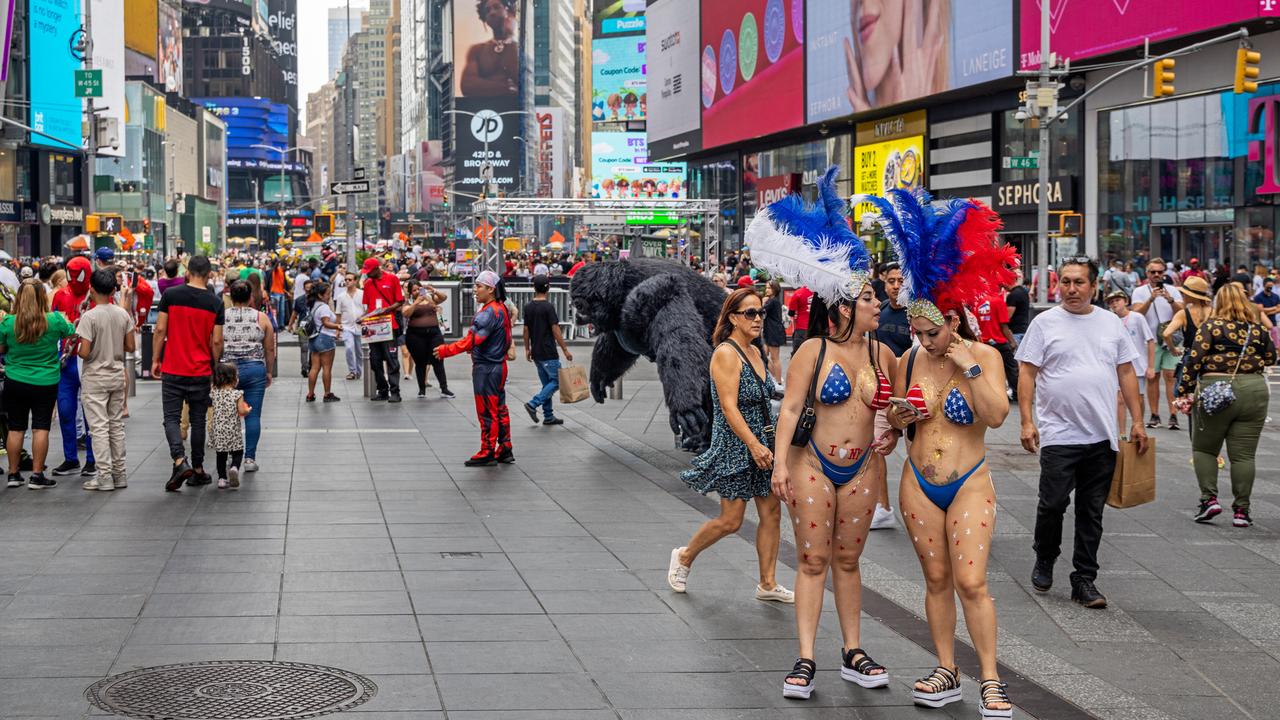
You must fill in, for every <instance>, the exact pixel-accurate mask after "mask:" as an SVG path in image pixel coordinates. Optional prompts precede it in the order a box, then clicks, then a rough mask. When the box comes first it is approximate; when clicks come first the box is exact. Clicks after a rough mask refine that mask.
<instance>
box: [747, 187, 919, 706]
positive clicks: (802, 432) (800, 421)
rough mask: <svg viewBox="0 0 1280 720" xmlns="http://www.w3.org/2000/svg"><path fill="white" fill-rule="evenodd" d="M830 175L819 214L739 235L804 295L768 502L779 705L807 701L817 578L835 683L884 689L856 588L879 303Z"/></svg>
mask: <svg viewBox="0 0 1280 720" xmlns="http://www.w3.org/2000/svg"><path fill="white" fill-rule="evenodd" d="M836 172H837V168H834V167H832V168H830V169H829V170H827V173H826V175H825V176H824V177H823V179H822V181H821V182H820V183H819V184H818V192H819V199H820V202H819V204H818V205H817V206H809V205H806V204H805V203H804V201H803V200H802V199H801V198H800V197H799V196H798V195H792V196H789V197H787V198H783V199H782V200H780V201H778V202H776V203H774V204H772V205H770V206H768V207H767V208H765V209H764V210H762V211H761V212H760V213H759V214H757V215H756V217H755V219H754V220H753V221H752V223H751V226H750V227H749V228H748V229H747V243H748V245H749V246H750V248H751V257H752V259H753V261H754V263H755V264H756V266H758V267H762V268H764V269H765V270H768V271H769V273H770V275H772V276H777V277H781V278H783V279H785V280H787V281H788V282H789V283H791V284H793V285H803V286H807V287H808V288H810V289H811V290H813V293H814V295H813V301H812V305H811V306H810V311H809V331H808V338H807V339H806V340H805V342H804V344H803V345H801V346H800V349H799V350H798V351H797V352H796V353H795V355H794V356H793V357H792V360H791V365H790V367H789V368H788V370H787V382H786V395H785V397H784V398H783V401H782V413H781V415H780V416H779V418H778V438H779V440H778V442H777V443H776V446H775V448H774V464H773V478H772V490H773V492H774V494H776V495H777V496H778V498H779V499H780V500H781V501H782V502H783V504H785V505H786V506H787V509H788V511H789V513H790V516H791V524H792V527H793V528H794V530H795V544H796V552H797V555H798V556H799V557H798V558H797V561H798V563H799V565H798V568H799V572H798V573H797V576H796V593H795V594H796V630H797V633H798V635H799V644H800V653H799V659H798V660H797V661H796V663H795V667H794V668H793V669H792V670H791V672H790V673H789V674H788V675H787V676H786V678H785V679H784V680H783V686H782V694H783V696H784V697H789V698H798V699H808V698H809V696H810V695H812V694H813V690H814V674H815V672H816V671H817V662H816V660H815V657H816V653H815V652H814V645H815V643H816V641H817V634H818V621H819V618H820V616H821V614H822V604H823V597H824V594H825V583H826V578H827V572H828V570H830V572H831V577H832V585H833V587H834V591H835V600H836V612H837V614H838V615H839V617H840V630H841V637H842V639H843V644H842V646H841V648H840V665H841V669H840V676H841V677H842V678H844V679H845V680H847V681H849V682H852V683H856V684H857V685H859V686H861V687H864V688H878V687H884V686H887V685H888V684H889V673H888V671H887V670H886V669H885V668H884V666H882V665H880V664H879V663H877V662H875V661H874V660H872V659H871V657H870V655H869V654H868V653H867V652H866V651H865V650H863V649H862V648H861V626H860V620H861V618H860V615H861V612H862V576H861V574H860V572H859V567H858V561H859V558H860V557H861V556H862V551H863V549H864V548H865V547H866V540H867V533H868V531H870V529H871V520H872V517H873V513H874V511H875V506H876V493H874V492H873V489H872V483H871V482H870V478H872V477H874V475H875V472H883V469H882V468H883V465H884V455H885V454H887V453H889V452H891V451H892V449H893V447H894V445H895V444H896V442H897V435H896V433H895V432H893V431H890V432H886V433H883V434H882V435H880V436H879V437H877V436H876V435H875V430H874V425H875V416H876V413H877V411H879V410H881V409H884V408H886V407H888V405H889V395H890V385H889V378H890V377H892V376H893V375H894V373H895V371H896V361H895V358H894V355H893V352H892V351H891V350H889V349H888V348H886V347H885V346H883V345H881V344H880V343H879V342H876V341H875V340H874V339H872V338H871V336H870V334H871V333H872V332H873V331H874V330H875V329H876V328H877V327H878V326H879V316H880V303H879V302H877V301H876V297H875V292H874V291H873V290H872V287H871V258H870V256H869V255H868V253H867V250H866V247H865V246H863V244H862V240H861V239H860V238H859V237H858V236H857V235H855V234H854V233H853V230H852V229H851V228H850V227H849V223H848V219H847V217H846V203H845V202H844V200H842V199H841V198H840V197H838V196H837V194H836V192H835V175H836Z"/></svg>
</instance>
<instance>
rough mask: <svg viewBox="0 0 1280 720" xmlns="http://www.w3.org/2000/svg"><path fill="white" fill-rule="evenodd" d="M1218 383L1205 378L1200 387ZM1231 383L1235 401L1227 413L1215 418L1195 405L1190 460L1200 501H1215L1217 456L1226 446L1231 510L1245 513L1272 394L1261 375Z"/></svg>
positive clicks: (1241, 376) (1237, 379) (1238, 376)
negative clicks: (1228, 461) (1231, 498)
mask: <svg viewBox="0 0 1280 720" xmlns="http://www.w3.org/2000/svg"><path fill="white" fill-rule="evenodd" d="M1221 379H1222V380H1225V379H1226V378H1221ZM1218 380H1219V378H1205V379H1202V380H1201V381H1200V384H1201V387H1203V386H1204V385H1207V384H1209V383H1212V382H1216V381H1218ZM1230 382H1231V385H1232V388H1233V389H1234V390H1235V393H1236V399H1235V402H1233V403H1231V405H1229V406H1228V407H1227V409H1225V410H1223V411H1222V412H1220V413H1218V414H1217V415H1206V414H1204V412H1202V411H1201V410H1200V407H1199V405H1197V406H1196V408H1195V410H1194V411H1192V414H1191V450H1192V459H1193V460H1194V462H1195V467H1196V480H1198V481H1199V483H1200V499H1201V500H1208V499H1209V498H1211V497H1217V495H1218V453H1219V452H1221V450H1222V445H1223V443H1224V442H1225V443H1226V446H1227V457H1228V458H1230V460H1231V494H1232V495H1234V496H1235V502H1233V503H1231V506H1232V507H1234V508H1240V509H1241V510H1248V509H1249V495H1250V494H1252V493H1253V476H1254V453H1255V452H1256V451H1257V449H1258V438H1259V437H1260V436H1261V435H1262V424H1263V423H1264V422H1266V419H1267V405H1268V403H1269V402H1270V400H1271V392H1270V390H1268V389H1267V381H1266V379H1265V378H1263V377H1262V376H1261V375H1237V376H1236V378H1235V379H1234V380H1231V381H1230Z"/></svg>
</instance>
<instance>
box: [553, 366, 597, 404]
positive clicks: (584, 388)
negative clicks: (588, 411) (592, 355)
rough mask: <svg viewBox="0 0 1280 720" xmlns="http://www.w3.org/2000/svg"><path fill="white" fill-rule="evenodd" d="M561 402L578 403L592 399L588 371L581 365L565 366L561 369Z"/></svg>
mask: <svg viewBox="0 0 1280 720" xmlns="http://www.w3.org/2000/svg"><path fill="white" fill-rule="evenodd" d="M559 377H560V402H562V403H576V402H579V401H581V400H586V399H587V398H589V397H591V386H590V385H589V384H588V383H587V369H586V368H585V367H583V366H581V365H565V366H564V367H562V368H560V376H559Z"/></svg>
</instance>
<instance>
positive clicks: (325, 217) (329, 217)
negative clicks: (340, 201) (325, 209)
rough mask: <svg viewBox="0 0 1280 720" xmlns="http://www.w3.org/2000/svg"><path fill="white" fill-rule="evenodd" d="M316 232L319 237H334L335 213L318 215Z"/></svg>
mask: <svg viewBox="0 0 1280 720" xmlns="http://www.w3.org/2000/svg"><path fill="white" fill-rule="evenodd" d="M315 231H316V233H317V234H319V235H332V234H333V213H316V222H315Z"/></svg>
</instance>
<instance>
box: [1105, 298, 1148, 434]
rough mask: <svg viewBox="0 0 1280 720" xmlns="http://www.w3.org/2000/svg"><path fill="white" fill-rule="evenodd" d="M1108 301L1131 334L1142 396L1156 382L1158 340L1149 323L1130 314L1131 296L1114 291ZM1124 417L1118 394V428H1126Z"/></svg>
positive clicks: (1139, 316) (1132, 313) (1123, 407)
mask: <svg viewBox="0 0 1280 720" xmlns="http://www.w3.org/2000/svg"><path fill="white" fill-rule="evenodd" d="M1106 300H1107V307H1109V308H1111V312H1113V313H1115V314H1116V317H1118V318H1120V322H1121V323H1122V324H1123V325H1124V329H1125V332H1127V333H1129V342H1130V343H1132V345H1133V351H1134V352H1136V353H1137V354H1138V356H1137V357H1135V358H1134V359H1133V374H1134V375H1136V376H1137V377H1138V394H1139V395H1141V394H1143V393H1145V392H1146V391H1147V381H1148V380H1154V379H1155V377H1156V370H1155V357H1156V339H1155V337H1154V336H1153V335H1152V334H1151V328H1150V327H1148V326H1147V321H1146V320H1145V319H1144V318H1143V317H1142V316H1141V315H1139V314H1137V313H1135V312H1130V310H1129V296H1128V295H1125V294H1124V291H1123V290H1113V291H1111V292H1109V293H1107V298H1106ZM1156 390H1159V388H1156ZM1139 404H1141V402H1139ZM1124 415H1125V406H1124V398H1123V397H1121V396H1120V395H1119V394H1118V393H1117V396H1116V427H1117V428H1122V427H1124ZM1133 421H1134V422H1135V423H1137V422H1142V417H1141V416H1139V415H1135V416H1134V417H1133Z"/></svg>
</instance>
